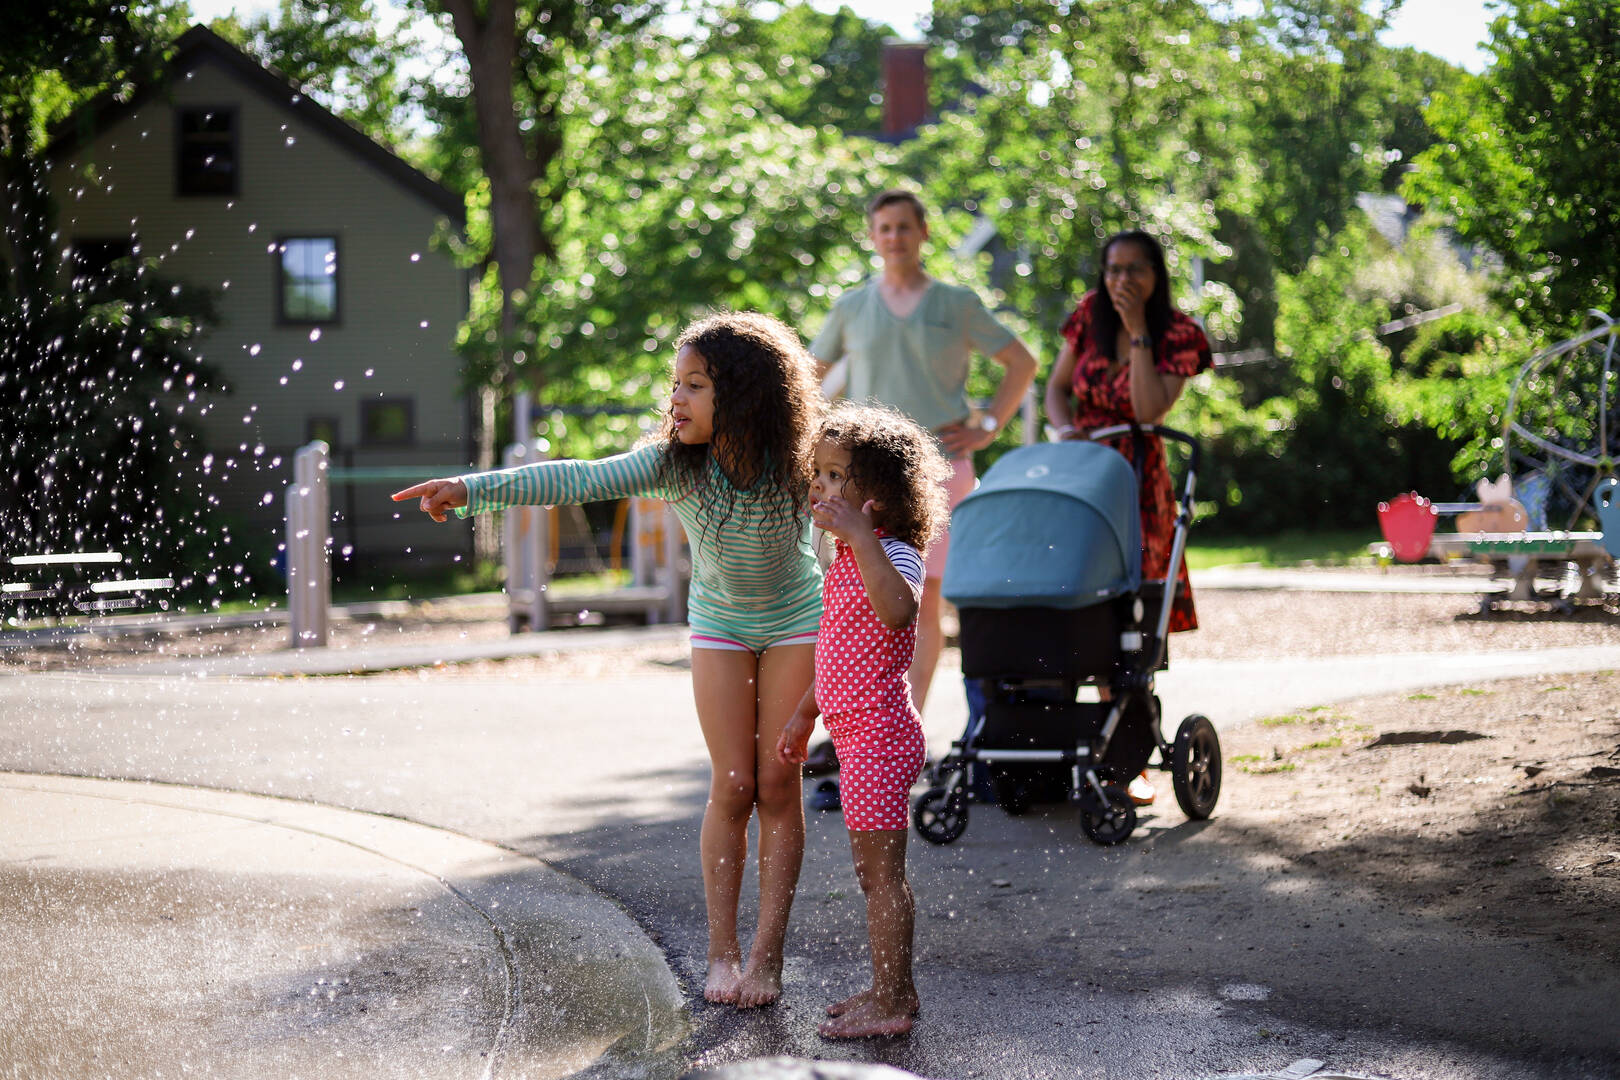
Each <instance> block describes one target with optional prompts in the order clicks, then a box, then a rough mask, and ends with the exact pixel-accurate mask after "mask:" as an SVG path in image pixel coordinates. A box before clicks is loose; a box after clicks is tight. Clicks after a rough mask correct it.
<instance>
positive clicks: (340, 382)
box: [332, 379, 343, 390]
mask: <svg viewBox="0 0 1620 1080" xmlns="http://www.w3.org/2000/svg"><path fill="white" fill-rule="evenodd" d="M332 389H334V390H341V389H343V380H342V379H339V380H338V381H337V382H335V383H333V384H332Z"/></svg>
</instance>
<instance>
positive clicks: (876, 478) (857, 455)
mask: <svg viewBox="0 0 1620 1080" xmlns="http://www.w3.org/2000/svg"><path fill="white" fill-rule="evenodd" d="M822 439H826V440H828V441H830V442H834V443H837V444H838V446H839V447H841V448H842V449H843V450H844V451H845V452H846V453H848V454H849V482H850V483H852V484H854V485H855V486H856V487H857V488H859V489H860V492H861V494H862V495H863V496H864V497H866V498H868V499H873V500H875V501H876V502H878V503H879V504H881V508H874V513H873V515H872V516H873V519H874V521H875V523H876V524H877V525H878V526H879V527H880V528H882V529H883V530H884V531H885V532H887V533H888V534H889V535H890V536H893V537H895V538H896V539H898V540H904V541H905V542H906V543H908V544H910V545H911V546H912V547H914V548H916V549H918V550H919V551H926V550H927V548H928V545H929V544H931V543H932V542H933V541H934V538H935V537H937V536H938V535H939V534H940V533H941V532H943V531H944V530H945V525H946V523H947V522H948V521H949V520H950V507H949V504H948V503H947V501H946V498H945V489H944V487H943V485H944V483H945V481H946V480H947V479H948V478H949V477H950V475H951V466H950V463H949V462H947V461H946V460H945V456H944V455H943V454H941V453H940V452H939V446H938V444H937V443H936V442H935V441H934V437H933V436H932V435H930V434H929V433H928V432H927V431H925V430H923V428H922V427H921V425H919V424H918V423H917V422H916V421H914V420H912V419H911V418H909V417H907V416H904V415H902V414H900V413H898V412H896V411H895V410H893V409H891V408H889V407H888V406H886V405H861V404H855V403H853V402H839V403H838V404H837V405H835V406H834V407H833V408H832V409H830V410H829V411H828V413H827V415H826V416H825V417H823V418H822V421H821V426H820V427H819V428H818V430H817V431H816V439H815V441H816V442H820V441H821V440H822Z"/></svg>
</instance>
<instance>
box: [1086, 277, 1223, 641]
mask: <svg viewBox="0 0 1620 1080" xmlns="http://www.w3.org/2000/svg"><path fill="white" fill-rule="evenodd" d="M1095 297H1096V293H1095V292H1089V293H1087V294H1086V295H1085V296H1084V297H1082V298H1081V300H1080V304H1079V306H1077V307H1076V308H1075V309H1074V313H1073V314H1072V315H1070V316H1069V318H1068V320H1067V321H1066V322H1064V324H1063V336H1064V337H1065V338H1066V339H1068V342H1069V344H1070V345H1071V346H1073V348H1074V381H1073V383H1072V384H1071V386H1070V388H1071V390H1073V392H1074V397H1075V404H1074V421H1073V423H1074V425H1075V426H1076V427H1078V428H1081V429H1082V430H1084V429H1088V428H1099V427H1107V426H1108V425H1110V424H1128V423H1130V422H1131V421H1133V420H1135V419H1136V411H1135V410H1134V409H1132V408H1131V374H1130V369H1129V368H1128V367H1127V366H1126V365H1123V364H1122V365H1120V369H1119V370H1118V371H1116V372H1114V373H1113V374H1109V371H1108V368H1109V361H1108V357H1106V356H1104V355H1103V354H1102V353H1101V352H1100V351H1098V349H1097V345H1096V343H1095V342H1094V341H1092V339H1091V311H1092V304H1093V303H1094V302H1095ZM1153 361H1154V364H1155V365H1156V366H1157V367H1158V369H1159V370H1160V371H1162V372H1164V373H1165V374H1167V375H1180V376H1183V377H1186V378H1190V377H1192V376H1194V375H1196V374H1198V373H1199V372H1200V371H1203V370H1204V369H1205V368H1207V367H1209V366H1210V365H1211V363H1213V360H1212V358H1211V356H1210V352H1209V339H1208V338H1206V337H1205V336H1204V331H1203V330H1202V329H1200V328H1199V326H1198V324H1197V323H1195V322H1193V321H1192V320H1191V319H1189V318H1188V317H1187V316H1185V315H1183V314H1182V313H1181V312H1179V311H1174V312H1172V314H1171V320H1170V328H1169V330H1168V331H1166V332H1165V334H1164V340H1162V341H1156V342H1154V343H1153ZM1146 442H1147V455H1146V460H1144V461H1143V463H1142V494H1141V511H1142V577H1143V579H1144V580H1149V581H1158V580H1162V579H1163V578H1164V576H1165V571H1166V570H1167V569H1168V568H1169V566H1170V545H1171V540H1172V538H1173V537H1174V535H1175V531H1176V501H1175V492H1174V490H1173V489H1172V487H1171V484H1170V470H1169V468H1168V467H1167V466H1166V464H1165V459H1164V442H1163V440H1161V439H1159V438H1158V437H1156V436H1153V437H1149V438H1147V440H1146ZM1131 443H1132V440H1131V438H1130V437H1129V436H1126V437H1125V438H1122V439H1115V440H1111V441H1110V442H1109V443H1108V445H1109V446H1112V447H1113V448H1114V449H1115V450H1118V451H1119V452H1120V453H1122V454H1124V455H1125V457H1126V458H1127V459H1131V458H1132V449H1131ZM1176 580H1177V582H1178V584H1177V586H1176V600H1175V604H1174V605H1173V606H1172V608H1171V610H1170V629H1171V630H1172V631H1174V630H1196V629H1197V628H1198V614H1197V612H1196V610H1195V609H1194V607H1193V597H1192V585H1191V583H1190V582H1189V581H1188V580H1187V564H1186V561H1185V560H1183V562H1182V565H1181V568H1180V571H1179V572H1178V573H1177V575H1176Z"/></svg>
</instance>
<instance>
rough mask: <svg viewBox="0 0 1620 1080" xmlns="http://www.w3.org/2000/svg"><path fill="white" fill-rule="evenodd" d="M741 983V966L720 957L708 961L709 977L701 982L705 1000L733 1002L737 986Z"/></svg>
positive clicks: (735, 998)
mask: <svg viewBox="0 0 1620 1080" xmlns="http://www.w3.org/2000/svg"><path fill="white" fill-rule="evenodd" d="M741 983H742V968H741V967H740V966H739V965H738V963H737V961H735V960H731V959H728V958H724V957H722V958H720V959H716V960H710V961H709V978H708V981H707V982H705V983H704V984H703V999H704V1000H705V1001H714V1002H721V1003H724V1004H735V1003H736V1001H737V988H738V986H739V985H740V984H741Z"/></svg>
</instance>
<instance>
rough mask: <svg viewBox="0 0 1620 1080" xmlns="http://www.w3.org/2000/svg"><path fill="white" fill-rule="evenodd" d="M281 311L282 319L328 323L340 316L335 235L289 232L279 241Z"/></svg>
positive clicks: (277, 260) (277, 249)
mask: <svg viewBox="0 0 1620 1080" xmlns="http://www.w3.org/2000/svg"><path fill="white" fill-rule="evenodd" d="M275 256H276V267H277V275H276V280H277V294H278V297H279V300H278V307H279V311H278V314H279V316H280V318H281V321H282V322H292V323H327V322H336V321H337V317H338V251H337V238H336V237H334V236H289V237H286V238H285V239H283V240H281V241H279V242H277V244H276V251H275Z"/></svg>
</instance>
